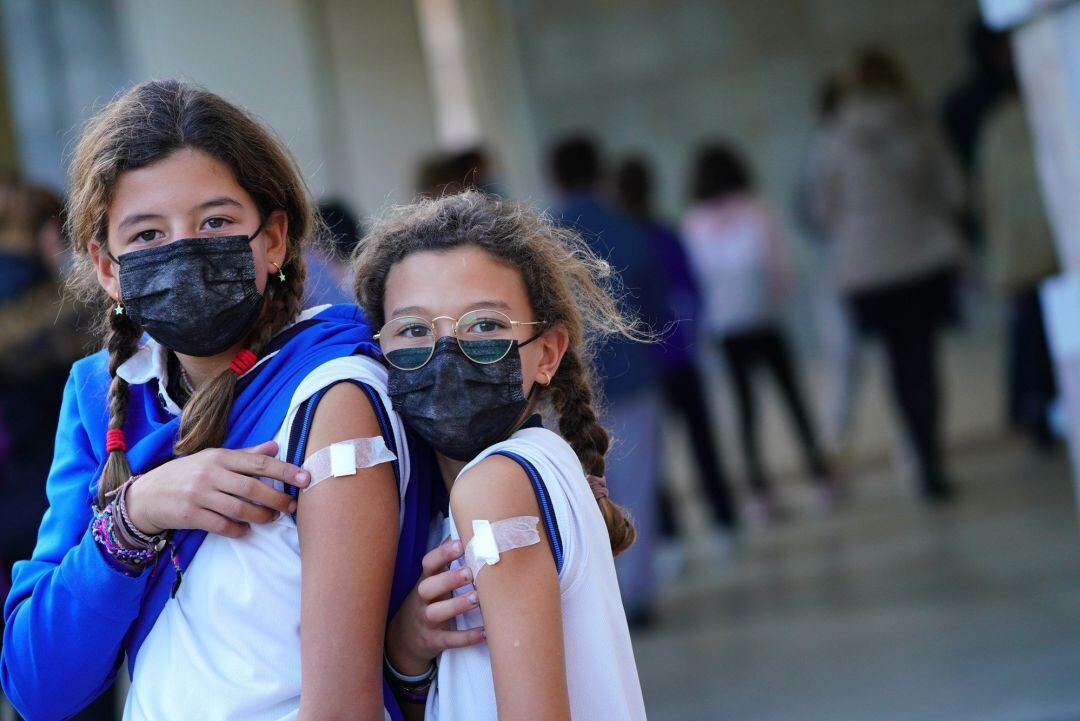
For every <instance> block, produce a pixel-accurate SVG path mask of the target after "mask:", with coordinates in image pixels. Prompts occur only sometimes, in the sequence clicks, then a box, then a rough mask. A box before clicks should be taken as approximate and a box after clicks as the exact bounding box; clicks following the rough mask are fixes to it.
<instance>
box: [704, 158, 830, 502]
mask: <svg viewBox="0 0 1080 721" xmlns="http://www.w3.org/2000/svg"><path fill="white" fill-rule="evenodd" d="M693 200H694V204H693V206H692V207H691V208H690V210H689V211H688V212H687V214H686V218H685V220H684V222H683V237H684V238H686V243H687V249H688V250H689V252H690V258H691V261H692V263H693V267H694V268H695V269H696V270H697V273H698V277H699V282H700V285H701V287H702V288H704V289H705V291H706V301H707V310H706V313H705V318H706V321H707V324H708V331H709V333H710V334H711V335H712V337H713V338H714V339H715V342H716V343H717V344H718V345H719V346H720V349H721V351H722V352H723V354H724V356H725V358H726V359H727V363H728V367H729V369H730V371H731V376H732V380H733V381H734V384H735V394H736V398H737V400H738V408H739V426H740V427H739V430H740V432H741V436H742V446H743V453H744V456H745V460H746V470H747V473H748V475H749V479H750V485H751V488H752V490H753V493H754V500H755V505H756V507H757V512H758V513H759V514H760V515H762V516H764V517H765V518H766V519H768V518H769V517H772V516H775V515H776V514H777V511H778V508H777V506H776V503H775V499H774V497H773V494H772V491H771V489H770V487H769V483H768V480H767V477H766V475H767V474H766V472H765V463H764V460H763V458H762V453H761V448H760V443H759V438H758V435H759V433H758V430H759V429H758V425H759V419H760V413H759V407H758V402H757V398H756V396H755V394H754V391H753V388H752V383H753V375H754V374H755V373H756V372H757V371H758V370H759V369H765V370H767V371H768V372H769V373H771V374H772V376H773V377H774V379H775V380H776V383H777V385H778V386H779V387H780V391H781V394H782V395H783V398H784V401H785V403H786V405H787V409H788V412H789V415H790V416H791V420H792V422H793V424H794V426H795V431H796V435H797V436H798V439H799V443H800V445H801V446H802V451H803V454H804V456H805V460H806V465H807V470H808V471H809V473H810V475H811V476H813V478H814V479H815V480H816V481H817V482H818V483H819V484H821V488H822V491H823V495H824V496H825V497H826V499H827V500H829V501H830V502H831V500H832V496H833V491H834V483H833V479H832V478H831V477H830V474H829V469H828V466H827V464H826V462H825V457H824V455H823V453H822V451H821V448H820V446H819V444H818V440H817V435H816V432H815V429H814V424H813V421H812V420H811V417H810V412H809V410H808V408H807V404H806V401H805V399H804V396H803V392H802V389H801V388H800V387H799V381H798V373H797V369H796V364H795V361H794V358H793V357H792V354H791V352H790V350H789V349H788V344H787V341H786V339H785V338H784V333H783V330H782V325H781V324H782V317H783V314H784V311H785V309H786V306H787V303H788V301H789V299H790V297H791V290H792V284H793V283H792V272H791V268H790V262H789V258H788V250H787V241H786V239H785V238H784V236H783V233H782V231H781V229H780V225H779V223H778V222H777V220H776V218H775V217H774V213H773V211H772V210H771V209H770V208H769V207H768V205H767V204H766V203H765V202H764V200H763V199H762V198H761V197H760V196H759V195H758V194H757V193H756V192H755V188H754V182H753V179H752V177H751V174H750V169H749V168H748V167H747V165H746V163H745V162H744V161H743V160H742V158H741V157H740V156H739V155H738V153H737V152H736V151H735V150H734V149H733V148H732V147H730V146H728V145H723V144H716V145H709V146H706V147H704V148H702V150H701V151H700V152H699V154H698V158H697V163H696V166H695V170H694V177H693Z"/></svg>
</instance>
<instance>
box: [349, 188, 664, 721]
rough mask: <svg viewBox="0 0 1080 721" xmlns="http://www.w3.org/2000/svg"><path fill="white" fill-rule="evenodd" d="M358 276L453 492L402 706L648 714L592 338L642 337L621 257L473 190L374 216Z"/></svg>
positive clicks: (423, 599)
mask: <svg viewBox="0 0 1080 721" xmlns="http://www.w3.org/2000/svg"><path fill="white" fill-rule="evenodd" d="M356 270H357V273H356V278H357V288H356V290H357V297H358V299H359V302H360V304H361V306H362V307H363V308H364V310H365V313H368V314H370V315H369V317H370V318H371V319H372V320H373V323H374V324H375V325H377V326H379V327H380V330H379V332H378V334H377V335H376V339H377V341H378V343H379V345H380V347H381V348H382V351H383V353H384V356H385V358H386V360H387V362H388V364H389V366H390V368H389V377H388V384H389V395H390V398H391V400H392V403H393V406H394V409H395V410H397V411H398V412H399V413H400V414H401V416H402V418H403V419H404V420H405V422H406V425H407V426H409V427H410V428H411V429H412V430H414V431H415V432H416V433H417V435H419V436H420V437H421V438H423V439H424V440H426V441H427V442H428V443H429V444H430V445H431V446H432V447H433V448H434V449H435V454H436V460H437V463H438V466H439V469H440V470H441V473H442V477H443V481H444V482H445V485H446V489H447V490H448V491H449V508H448V513H447V517H446V518H445V519H442V518H439V519H437V521H436V523H435V527H434V529H433V536H432V540H433V541H434V543H433V545H435V543H437V542H438V540H439V539H441V538H444V537H446V536H449V538H450V540H449V541H448V542H446V543H444V544H442V545H440V546H438V547H436V548H435V549H434V550H432V551H431V553H429V554H428V556H427V557H425V559H424V575H423V578H422V580H421V581H420V583H419V584H418V586H417V588H416V590H415V591H414V592H413V594H411V595H410V597H409V598H408V599H407V600H406V601H405V603H404V605H403V606H402V610H401V611H399V612H398V614H397V615H396V616H395V618H394V620H393V622H392V623H391V626H390V629H389V632H388V635H387V658H386V665H387V675H388V677H389V678H391V679H392V683H394V684H395V685H396V687H397V689H398V693H399V696H400V698H402V699H403V700H404V701H405V705H406V712H407V713H411V714H412V716H413V717H415V718H421V717H423V718H426V719H439V720H440V721H453V720H455V719H469V720H470V721H476V720H481V721H482V720H484V719H496V718H498V719H519V718H543V719H552V720H558V719H569V718H571V717H573V718H581V719H594V718H610V719H644V718H645V711H644V705H643V702H642V696H641V688H640V684H639V682H638V677H637V670H636V668H635V665H634V656H633V650H632V648H631V645H630V636H629V632H628V630H627V625H626V617H625V614H624V612H623V608H622V604H621V601H620V598H619V588H618V583H617V581H616V577H615V566H614V562H613V556H614V554H618V553H619V552H621V551H622V550H624V549H626V548H627V547H628V546H629V545H630V544H631V543H632V542H633V539H634V527H633V525H632V523H631V522H630V519H629V518H628V517H627V515H626V513H625V512H624V511H623V510H622V509H621V508H620V507H619V506H617V505H616V504H615V503H614V502H613V501H612V500H611V499H610V497H609V496H608V490H607V485H606V482H605V480H604V478H603V476H604V456H605V453H606V451H607V449H608V445H609V438H608V434H607V432H606V431H605V430H604V428H603V426H601V425H600V424H599V422H598V421H597V410H596V407H595V403H594V393H593V384H592V378H591V374H592V365H591V353H590V351H591V349H592V347H593V344H594V343H595V342H596V341H598V340H600V339H601V338H603V337H604V336H614V335H621V336H625V337H627V338H630V339H635V340H638V339H645V338H646V337H647V334H646V333H645V332H644V331H643V330H642V329H641V328H640V327H639V326H638V325H637V324H635V323H634V322H633V321H629V320H627V319H625V318H624V317H623V316H621V315H620V313H619V312H618V309H617V307H616V303H615V301H614V300H613V298H612V296H611V295H610V294H609V290H608V281H610V280H611V270H610V268H609V266H608V265H607V264H606V263H605V262H604V261H602V260H600V259H599V258H598V257H597V256H595V255H594V254H592V253H591V252H590V251H589V250H588V249H587V246H585V245H584V243H583V242H582V241H581V239H580V238H579V237H578V236H577V235H575V234H573V233H572V232H570V231H566V230H560V229H558V228H556V227H554V226H552V225H551V224H549V223H548V222H547V221H545V220H544V219H542V218H540V217H539V216H537V215H536V214H535V213H534V212H533V211H531V210H529V209H528V208H525V207H523V206H520V205H515V204H512V203H507V202H505V201H502V200H499V199H496V198H493V197H490V196H486V195H484V194H481V193H477V192H466V193H463V194H460V195H455V196H449V197H444V198H442V199H439V200H431V201H424V202H421V203H419V204H417V205H413V206H410V207H407V208H405V209H403V210H402V211H400V213H399V214H398V215H397V216H396V217H393V218H392V219H390V220H388V221H386V222H384V223H382V224H381V225H379V226H377V227H376V228H375V229H374V230H373V231H372V233H371V234H370V235H368V236H367V238H365V239H364V241H362V244H361V247H360V249H359V252H358V256H357V261H356ZM541 409H544V410H547V411H549V412H550V414H551V416H553V417H554V418H555V419H557V424H558V432H555V431H553V430H548V429H546V428H544V427H543V425H542V423H541V421H540V417H539V415H538V412H539V411H540V410H541ZM616 483H617V479H616ZM462 550H464V558H463V559H462V558H460V556H461V555H462ZM447 564H448V565H447ZM444 649H445V650H444ZM440 651H442V653H441V656H439V652H440ZM437 656H438V657H439V658H438V663H437V666H436V657H437Z"/></svg>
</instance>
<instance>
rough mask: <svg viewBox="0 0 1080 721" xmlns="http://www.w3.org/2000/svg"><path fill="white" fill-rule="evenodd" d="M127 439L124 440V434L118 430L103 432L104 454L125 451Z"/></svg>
mask: <svg viewBox="0 0 1080 721" xmlns="http://www.w3.org/2000/svg"><path fill="white" fill-rule="evenodd" d="M126 450H127V439H126V438H124V432H123V431H122V430H120V429H119V428H113V429H112V430H110V431H106V432H105V452H106V453H112V452H113V451H126Z"/></svg>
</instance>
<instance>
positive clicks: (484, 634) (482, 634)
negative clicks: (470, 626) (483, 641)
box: [480, 629, 487, 638]
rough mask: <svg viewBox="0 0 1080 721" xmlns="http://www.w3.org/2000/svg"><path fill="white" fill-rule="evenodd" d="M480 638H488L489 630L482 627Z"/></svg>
mask: <svg viewBox="0 0 1080 721" xmlns="http://www.w3.org/2000/svg"><path fill="white" fill-rule="evenodd" d="M480 638H487V631H485V630H484V629H480Z"/></svg>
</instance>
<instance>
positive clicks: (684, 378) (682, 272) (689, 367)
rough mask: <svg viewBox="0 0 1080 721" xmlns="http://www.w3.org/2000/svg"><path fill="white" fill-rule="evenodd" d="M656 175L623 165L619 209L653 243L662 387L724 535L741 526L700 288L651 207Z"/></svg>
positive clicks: (639, 163) (666, 498)
mask: <svg viewBox="0 0 1080 721" xmlns="http://www.w3.org/2000/svg"><path fill="white" fill-rule="evenodd" d="M652 188H653V181H652V173H651V171H650V169H649V167H648V165H647V164H646V162H645V160H644V159H642V158H637V157H630V158H626V159H625V160H623V162H622V163H621V164H620V165H619V167H618V169H617V170H616V173H615V191H616V195H617V199H618V204H619V207H621V208H622V210H623V211H624V212H625V213H626V214H627V215H629V216H630V217H631V218H633V219H634V221H635V222H636V223H637V224H638V225H639V226H640V227H641V229H642V230H643V231H644V232H645V233H646V235H647V237H648V239H649V241H650V242H651V244H652V248H653V251H654V253H655V254H656V258H657V260H658V261H659V266H658V268H657V270H658V272H659V278H660V280H662V281H663V292H664V295H665V297H666V298H667V308H666V310H667V314H666V315H664V316H663V317H662V318H661V319H660V320H661V323H662V326H661V327H662V328H664V329H665V337H664V339H663V342H662V343H658V344H656V345H654V346H653V350H655V351H656V357H657V361H658V363H659V365H660V372H661V387H662V389H663V395H664V403H665V405H666V406H667V407H666V410H667V412H668V414H674V415H677V416H679V417H681V419H682V420H683V422H684V423H685V425H686V432H687V434H688V435H689V437H690V443H691V447H692V449H693V453H694V462H695V465H696V471H697V479H698V483H699V484H700V487H701V489H702V490H703V491H704V493H705V498H706V499H707V501H708V503H709V508H710V510H711V512H712V518H713V521H714V522H715V523H716V525H717V527H718V529H720V530H721V532H722V533H723V534H725V535H726V533H728V532H730V531H732V530H733V529H734V528H735V526H736V524H737V520H738V519H737V514H736V511H735V504H734V502H733V500H732V495H731V489H730V487H729V485H728V479H727V474H726V473H725V472H724V469H723V466H722V465H721V462H720V453H719V449H718V447H717V444H716V438H717V436H716V433H715V430H714V428H715V425H714V423H713V413H712V410H711V409H710V408H709V390H708V388H707V387H706V386H705V383H704V379H703V378H702V377H701V372H700V371H699V369H698V364H697V356H696V351H697V348H696V340H697V328H698V324H697V318H698V316H699V315H700V313H701V307H702V300H701V291H700V289H699V288H698V286H697V281H696V280H695V278H694V275H693V272H692V271H691V270H690V263H689V261H688V260H687V257H686V251H685V249H684V248H683V244H682V239H680V238H679V236H678V234H677V233H676V232H675V230H674V229H672V228H671V227H670V226H669V225H667V224H666V223H664V222H663V221H661V220H660V219H658V218H657V217H656V214H655V213H654V211H653V206H652ZM673 505H674V504H673V501H672V498H671V489H670V485H669V484H663V486H662V488H661V491H660V531H661V533H662V534H663V536H664V537H665V539H668V540H672V539H674V538H675V536H676V530H677V529H676V523H675V513H674V508H673Z"/></svg>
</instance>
